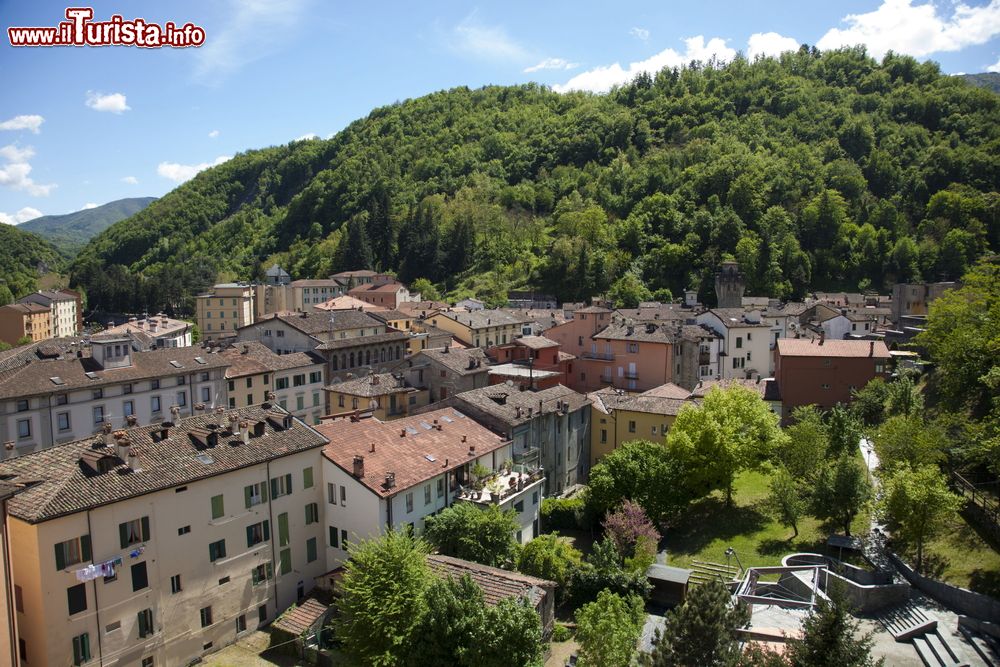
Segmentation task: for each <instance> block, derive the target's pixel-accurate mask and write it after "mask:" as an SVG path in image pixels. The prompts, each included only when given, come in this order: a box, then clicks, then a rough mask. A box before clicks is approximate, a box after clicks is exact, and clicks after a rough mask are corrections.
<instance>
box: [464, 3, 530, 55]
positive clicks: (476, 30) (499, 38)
mask: <svg viewBox="0 0 1000 667" xmlns="http://www.w3.org/2000/svg"><path fill="white" fill-rule="evenodd" d="M450 46H451V48H452V49H453V50H454V51H458V52H460V53H464V54H466V55H470V56H473V57H476V58H483V59H485V60H526V59H527V58H528V53H527V52H526V51H525V49H524V47H522V46H521V45H520V44H518V43H517V42H516V41H514V40H513V39H512V38H511V37H510V36H508V35H507V31H506V30H505V29H504V28H503V27H502V26H488V25H483V24H482V23H480V21H479V19H478V18H477V16H476V12H472V13H471V14H469V15H468V16H466V17H465V18H464V19H462V21H461V22H460V23H459V24H458V25H456V26H455V27H454V29H452V32H451V38H450Z"/></svg>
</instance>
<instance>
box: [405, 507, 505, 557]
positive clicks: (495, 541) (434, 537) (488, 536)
mask: <svg viewBox="0 0 1000 667" xmlns="http://www.w3.org/2000/svg"><path fill="white" fill-rule="evenodd" d="M517 530H518V524H517V515H516V514H515V513H514V512H513V511H512V510H507V511H502V510H501V509H500V508H498V507H497V506H496V505H490V506H488V507H486V508H482V509H481V508H479V507H477V506H475V505H473V504H472V503H457V504H455V505H452V506H451V507H449V508H447V509H445V510H443V511H442V512H441V513H440V514H438V515H437V516H435V517H433V518H430V517H428V519H427V524H426V527H425V530H424V537H425V538H426V539H427V541H428V542H430V543H431V544H432V545H433V546H435V547H436V548H437V549H438V550H439V551H440V552H441V553H442V554H444V555H446V556H455V557H456V558H464V559H466V560H472V561H476V562H477V563H482V564H483V565H491V566H493V567H503V566H506V565H510V564H512V563H514V562H515V560H516V558H517V549H518V544H517V541H516V540H515V539H514V533H516V532H517Z"/></svg>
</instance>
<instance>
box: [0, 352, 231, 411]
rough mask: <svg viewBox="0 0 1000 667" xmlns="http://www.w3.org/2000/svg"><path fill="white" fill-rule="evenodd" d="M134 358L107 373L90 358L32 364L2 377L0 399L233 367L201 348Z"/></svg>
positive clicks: (145, 353) (150, 353) (133, 355)
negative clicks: (54, 379)
mask: <svg viewBox="0 0 1000 667" xmlns="http://www.w3.org/2000/svg"><path fill="white" fill-rule="evenodd" d="M126 340H127V337H126ZM131 356H132V365H131V366H128V367H126V368H109V369H106V370H105V369H103V368H101V366H100V364H98V363H97V361H96V360H95V359H93V358H91V357H89V356H85V357H82V358H77V357H69V358H65V359H51V360H49V359H46V360H37V361H31V362H30V363H27V364H26V365H23V366H21V367H19V368H17V369H15V370H13V371H12V372H11V373H9V374H7V375H6V377H2V378H0V399H2V398H12V397H15V396H17V397H23V396H37V395H46V394H54V393H63V392H66V391H72V390H73V389H80V388H82V387H88V388H94V389H97V388H99V387H103V386H105V385H109V384H116V383H121V382H136V381H140V380H146V379H155V378H164V377H171V376H176V375H187V374H190V373H200V372H202V371H207V370H211V369H214V368H224V367H227V366H229V360H228V359H226V357H224V356H223V355H221V354H217V353H209V352H208V351H207V350H205V349H202V348H201V347H168V348H162V349H157V350H150V351H149V352H132V355H131ZM198 359H201V360H202V361H203V362H204V363H201V362H199V361H198ZM175 362H176V365H175ZM87 373H93V374H94V377H93V378H91V377H88V376H87ZM53 377H59V378H61V380H62V384H58V385H57V384H55V383H54V382H53V381H52V380H51V379H50V378H53Z"/></svg>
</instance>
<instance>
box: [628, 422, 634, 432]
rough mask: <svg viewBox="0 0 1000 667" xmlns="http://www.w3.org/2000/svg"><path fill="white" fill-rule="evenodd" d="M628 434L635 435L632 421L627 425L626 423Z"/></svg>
mask: <svg viewBox="0 0 1000 667" xmlns="http://www.w3.org/2000/svg"><path fill="white" fill-rule="evenodd" d="M628 432H629V433H635V422H634V421H629V423H628Z"/></svg>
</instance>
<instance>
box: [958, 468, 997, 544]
mask: <svg viewBox="0 0 1000 667" xmlns="http://www.w3.org/2000/svg"><path fill="white" fill-rule="evenodd" d="M951 479H952V484H953V485H954V486H955V489H956V490H957V491H958V492H959V493H960V494H962V497H963V498H965V499H966V500H968V501H969V502H970V504H971V506H972V507H974V508H975V511H974V513H975V514H976V515H978V516H979V517H980V518H981V519H982V520H983V522H984V523H986V525H985V526H984V528H986V529H987V530H989V531H990V533H992V534H993V536H994V538H997V539H1000V500H998V499H997V496H996V494H995V493H988V492H986V491H983V490H982V489H981V488H980V487H979V486H977V485H976V484H974V483H973V482H971V481H969V480H968V479H967V478H966V477H964V476H963V475H962V474H960V473H959V472H957V471H953V472H952V473H951ZM987 484H989V485H990V486H992V487H994V490H996V488H997V486H998V483H997V482H996V481H995V480H991V481H990V482H988V483H987ZM980 486H985V485H980Z"/></svg>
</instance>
